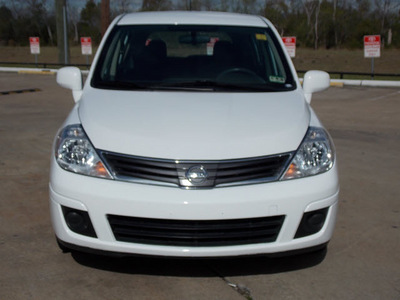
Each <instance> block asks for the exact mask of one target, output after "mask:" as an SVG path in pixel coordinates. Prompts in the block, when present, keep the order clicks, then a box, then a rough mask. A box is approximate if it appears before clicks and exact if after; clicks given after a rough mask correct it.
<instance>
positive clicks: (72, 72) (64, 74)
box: [56, 67, 83, 102]
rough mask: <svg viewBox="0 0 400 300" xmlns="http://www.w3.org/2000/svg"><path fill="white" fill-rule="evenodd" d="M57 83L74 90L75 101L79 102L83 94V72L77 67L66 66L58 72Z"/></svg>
mask: <svg viewBox="0 0 400 300" xmlns="http://www.w3.org/2000/svg"><path fill="white" fill-rule="evenodd" d="M56 80H57V83H58V84H59V85H60V86H62V87H63V88H66V89H70V90H72V96H73V97H74V101H75V102H78V101H79V100H80V99H81V96H82V87H83V80H82V73H81V70H79V69H78V68H77V67H64V68H61V69H59V70H58V72H57V79H56Z"/></svg>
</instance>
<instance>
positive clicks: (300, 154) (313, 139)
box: [281, 127, 335, 180]
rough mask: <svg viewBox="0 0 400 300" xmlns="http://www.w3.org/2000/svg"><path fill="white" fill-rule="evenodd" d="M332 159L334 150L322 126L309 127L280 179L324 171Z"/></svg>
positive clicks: (333, 158)
mask: <svg viewBox="0 0 400 300" xmlns="http://www.w3.org/2000/svg"><path fill="white" fill-rule="evenodd" d="M334 160H335V150H334V147H333V143H332V141H331V139H330V138H329V136H328V134H327V133H326V132H325V130H324V129H322V128H317V127H310V128H309V129H308V131H307V134H306V136H305V138H304V140H303V142H302V143H301V145H300V147H299V148H298V149H297V152H296V154H295V156H294V157H293V159H292V161H291V163H290V165H289V167H288V169H287V170H286V172H285V173H284V175H283V176H282V178H281V179H282V180H285V179H293V178H300V177H306V176H310V175H316V174H320V173H324V172H326V171H328V170H330V169H331V168H332V166H333V163H334Z"/></svg>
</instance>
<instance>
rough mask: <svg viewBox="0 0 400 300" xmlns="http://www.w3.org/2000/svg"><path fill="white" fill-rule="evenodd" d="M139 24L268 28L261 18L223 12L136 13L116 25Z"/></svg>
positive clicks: (125, 16) (122, 18)
mask: <svg viewBox="0 0 400 300" xmlns="http://www.w3.org/2000/svg"><path fill="white" fill-rule="evenodd" d="M139 24H143V25H145V24H147V25H150V24H174V25H179V24H187V25H195V24H197V25H226V26H249V27H268V25H267V23H266V22H265V21H264V19H263V18H262V17H259V16H253V15H245V14H236V13H225V12H202V11H161V12H138V13H130V14H126V15H123V16H122V17H121V19H120V20H119V21H118V25H139Z"/></svg>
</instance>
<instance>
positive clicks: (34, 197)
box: [0, 73, 400, 300]
mask: <svg viewBox="0 0 400 300" xmlns="http://www.w3.org/2000/svg"><path fill="white" fill-rule="evenodd" d="M22 91H23V92H22ZM3 92H6V93H3ZM311 104H312V107H313V108H314V109H315V110H316V112H317V114H318V116H319V117H320V119H321V121H322V122H323V123H324V124H325V126H326V127H327V129H328V130H329V131H330V133H331V135H332V137H333V139H334V142H335V145H336V150H337V156H338V162H339V171H340V183H341V194H340V199H341V201H340V205H339V214H338V220H337V225H336V229H335V233H334V236H333V239H332V240H331V242H330V244H329V246H328V250H327V252H318V253H312V254H303V255H297V256H292V257H285V258H266V257H246V258H236V259H232V258H231V259H207V260H206V259H204V260H202V259H189V260H188V259H182V260H180V259H168V258H165V259H160V258H123V259H121V258H120V259H117V258H108V257H101V256H94V255H88V254H80V253H72V254H71V253H66V254H64V253H62V252H61V251H60V250H59V249H58V247H57V244H56V242H55V238H54V233H53V231H52V228H51V222H50V216H49V208H48V180H49V163H50V155H51V148H52V140H53V137H54V135H55V134H56V132H57V129H58V127H59V126H60V125H61V124H62V122H63V120H64V119H65V117H66V116H67V114H68V112H69V110H70V109H71V108H72V107H73V105H74V102H73V99H72V95H71V92H70V91H68V90H66V89H63V88H61V87H58V86H57V85H56V83H55V76H54V75H33V74H16V73H0V168H1V173H0V257H1V260H0V270H1V272H0V299H1V300H6V299H76V300H78V299H96V300H100V299H152V300H157V299H174V300H175V299H227V300H228V299H229V300H231V299H257V300H259V299H400V251H399V249H400V188H399V183H400V172H399V168H400V157H399V149H400V118H399V115H400V89H399V88H376V87H342V88H338V87H331V88H329V89H328V90H327V91H325V92H322V93H319V94H315V95H314V96H313V100H312V103H311Z"/></svg>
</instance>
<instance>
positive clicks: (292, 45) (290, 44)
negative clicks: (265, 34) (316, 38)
mask: <svg viewBox="0 0 400 300" xmlns="http://www.w3.org/2000/svg"><path fill="white" fill-rule="evenodd" d="M282 41H283V43H284V44H285V47H286V50H287V51H288V53H289V56H290V57H295V56H296V37H295V36H286V37H282Z"/></svg>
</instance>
